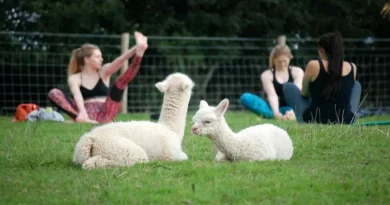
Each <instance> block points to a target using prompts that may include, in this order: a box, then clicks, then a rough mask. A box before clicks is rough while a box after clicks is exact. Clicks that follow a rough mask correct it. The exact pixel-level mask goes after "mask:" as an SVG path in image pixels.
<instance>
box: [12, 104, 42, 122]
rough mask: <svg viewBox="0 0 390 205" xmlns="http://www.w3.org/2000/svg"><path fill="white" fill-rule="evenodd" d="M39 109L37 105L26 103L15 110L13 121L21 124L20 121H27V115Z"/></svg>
mask: <svg viewBox="0 0 390 205" xmlns="http://www.w3.org/2000/svg"><path fill="white" fill-rule="evenodd" d="M38 109H39V107H38V105H36V104H34V103H26V104H20V105H18V107H17V108H16V113H15V121H18V122H21V121H26V120H27V115H28V114H29V113H30V112H32V111H34V110H38Z"/></svg>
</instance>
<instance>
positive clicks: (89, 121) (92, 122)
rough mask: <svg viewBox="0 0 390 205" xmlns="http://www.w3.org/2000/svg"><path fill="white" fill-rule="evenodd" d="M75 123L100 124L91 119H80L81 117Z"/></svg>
mask: <svg viewBox="0 0 390 205" xmlns="http://www.w3.org/2000/svg"><path fill="white" fill-rule="evenodd" d="M75 121H76V122H78V123H91V124H98V122H97V121H95V120H91V119H89V118H80V117H77V118H76V119H75Z"/></svg>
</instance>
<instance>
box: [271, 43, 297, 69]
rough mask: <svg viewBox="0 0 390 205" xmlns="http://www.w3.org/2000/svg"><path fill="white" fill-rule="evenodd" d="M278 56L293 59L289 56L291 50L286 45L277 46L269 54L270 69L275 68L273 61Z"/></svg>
mask: <svg viewBox="0 0 390 205" xmlns="http://www.w3.org/2000/svg"><path fill="white" fill-rule="evenodd" d="M279 56H287V57H289V58H290V59H292V58H293V55H292V54H291V50H290V48H289V47H288V46H287V45H277V46H275V47H274V48H273V49H272V50H271V53H270V55H269V67H270V68H274V67H275V63H274V60H275V58H277V57H279Z"/></svg>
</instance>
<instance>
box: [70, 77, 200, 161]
mask: <svg viewBox="0 0 390 205" xmlns="http://www.w3.org/2000/svg"><path fill="white" fill-rule="evenodd" d="M193 86H194V83H193V82H192V80H191V79H190V78H189V77H188V76H186V75H184V74H181V73H175V74H171V75H169V76H168V77H167V78H166V79H165V80H164V81H162V82H159V83H156V87H157V88H158V89H159V90H160V91H161V92H162V93H164V100H163V105H162V108H161V113H160V118H159V121H158V122H157V123H155V122H149V121H131V122H114V123H109V124H105V125H102V126H99V127H96V128H94V129H93V130H91V131H90V132H88V133H86V134H84V135H83V136H82V137H81V138H80V140H79V142H78V143H77V144H76V147H75V153H74V157H73V161H74V162H75V163H76V164H78V165H81V166H82V168H84V169H91V168H103V167H113V166H132V165H134V164H135V163H138V162H148V161H151V160H186V159H188V157H187V155H186V154H185V153H184V152H183V151H182V147H181V144H182V140H183V136H184V128H185V121H186V116H187V109H188V103H189V101H190V98H191V93H192V88H193Z"/></svg>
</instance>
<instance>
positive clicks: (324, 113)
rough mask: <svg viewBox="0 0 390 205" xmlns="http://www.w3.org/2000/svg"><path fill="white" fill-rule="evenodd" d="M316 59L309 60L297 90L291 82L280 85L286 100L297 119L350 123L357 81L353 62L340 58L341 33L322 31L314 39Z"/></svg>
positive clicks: (358, 88)
mask: <svg viewBox="0 0 390 205" xmlns="http://www.w3.org/2000/svg"><path fill="white" fill-rule="evenodd" d="M318 47H319V49H318V51H319V55H320V58H321V59H319V60H311V61H310V62H309V63H308V64H307V66H306V70H305V73H304V76H303V81H302V91H301V92H299V90H298V88H296V86H295V85H293V84H290V83H288V84H286V85H284V87H283V91H284V94H285V98H286V101H287V103H288V104H289V105H290V106H291V107H292V108H293V110H294V112H295V114H296V117H297V120H298V122H314V123H322V124H328V123H330V124H335V123H344V124H351V123H353V122H354V120H355V113H356V111H357V107H358V104H359V101H360V94H361V85H360V83H359V82H357V81H356V66H355V64H353V63H350V62H345V61H344V48H343V41H342V37H341V35H340V34H338V33H329V34H325V35H323V36H322V37H321V38H320V40H319V42H318Z"/></svg>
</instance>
